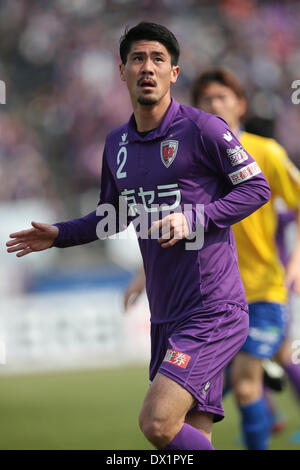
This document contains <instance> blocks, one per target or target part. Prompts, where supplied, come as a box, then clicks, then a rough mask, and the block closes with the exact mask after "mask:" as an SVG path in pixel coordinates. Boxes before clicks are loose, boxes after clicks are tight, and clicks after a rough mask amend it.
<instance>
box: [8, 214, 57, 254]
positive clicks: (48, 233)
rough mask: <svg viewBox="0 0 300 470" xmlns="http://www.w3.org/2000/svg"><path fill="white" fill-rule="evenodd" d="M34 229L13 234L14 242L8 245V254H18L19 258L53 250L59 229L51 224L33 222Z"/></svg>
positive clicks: (10, 241) (11, 241) (11, 235)
mask: <svg viewBox="0 0 300 470" xmlns="http://www.w3.org/2000/svg"><path fill="white" fill-rule="evenodd" d="M31 225H32V228H30V229H28V230H21V231H20V232H15V233H11V234H10V235H9V236H10V238H12V240H9V241H8V242H7V243H6V246H7V247H8V249H7V251H8V253H15V252H17V257H18V258H21V257H22V256H25V255H28V254H29V253H32V252H33V251H43V250H47V249H48V248H51V246H52V245H53V243H54V241H55V239H56V238H57V235H58V228H57V227H55V226H54V225H50V224H41V223H38V222H31Z"/></svg>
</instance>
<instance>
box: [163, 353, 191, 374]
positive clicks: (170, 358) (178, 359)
mask: <svg viewBox="0 0 300 470" xmlns="http://www.w3.org/2000/svg"><path fill="white" fill-rule="evenodd" d="M190 359H191V356H188V355H187V354H185V353H182V352H180V351H176V349H168V350H167V353H166V355H165V358H164V360H163V362H170V363H171V364H174V365H175V366H178V367H181V368H182V369H186V367H187V365H188V363H189V360H190Z"/></svg>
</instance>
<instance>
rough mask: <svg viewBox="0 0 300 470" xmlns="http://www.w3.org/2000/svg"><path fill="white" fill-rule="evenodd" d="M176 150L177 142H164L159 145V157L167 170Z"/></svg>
mask: <svg viewBox="0 0 300 470" xmlns="http://www.w3.org/2000/svg"><path fill="white" fill-rule="evenodd" d="M177 150H178V141H177V140H165V141H164V142H162V143H161V144H160V157H161V161H162V162H163V164H164V165H165V166H166V167H167V168H169V166H170V165H171V163H172V162H173V161H174V158H175V157H176V154H177Z"/></svg>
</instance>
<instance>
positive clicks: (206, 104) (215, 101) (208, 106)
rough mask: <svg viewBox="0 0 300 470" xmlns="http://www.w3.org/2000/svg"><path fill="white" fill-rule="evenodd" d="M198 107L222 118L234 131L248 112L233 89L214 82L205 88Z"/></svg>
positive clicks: (243, 102)
mask: <svg viewBox="0 0 300 470" xmlns="http://www.w3.org/2000/svg"><path fill="white" fill-rule="evenodd" d="M197 107H198V108H201V109H203V111H206V112H207V113H211V114H216V115H217V116H220V117H221V118H223V119H224V120H225V121H226V122H227V123H228V125H229V127H231V128H232V129H234V128H236V127H239V125H240V120H241V117H242V116H243V114H244V113H245V111H246V102H245V100H244V99H242V98H239V97H238V96H237V95H236V94H235V93H234V91H233V90H232V89H231V88H229V87H227V86H224V85H221V84H220V83H218V82H212V83H210V84H209V85H207V87H206V88H205V90H204V92H203V93H202V96H201V98H200V99H199V101H198V103H197Z"/></svg>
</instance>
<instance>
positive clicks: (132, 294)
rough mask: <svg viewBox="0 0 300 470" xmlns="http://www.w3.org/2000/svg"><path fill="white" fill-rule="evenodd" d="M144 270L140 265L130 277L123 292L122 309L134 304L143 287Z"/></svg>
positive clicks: (144, 279)
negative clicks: (136, 271)
mask: <svg viewBox="0 0 300 470" xmlns="http://www.w3.org/2000/svg"><path fill="white" fill-rule="evenodd" d="M145 281H146V277H145V271H144V267H143V266H141V267H140V269H139V271H138V273H137V274H136V276H135V277H134V278H133V279H132V281H131V282H130V284H129V285H128V287H127V289H126V290H125V292H124V299H123V301H124V309H125V310H127V309H128V307H129V306H130V305H132V304H134V303H135V302H136V301H137V299H138V298H139V296H140V295H141V293H142V292H143V290H144V288H145Z"/></svg>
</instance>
